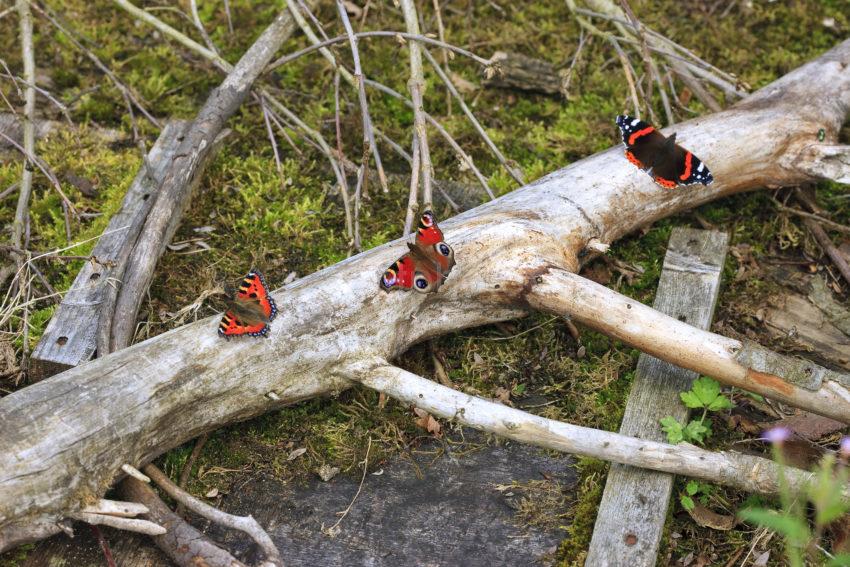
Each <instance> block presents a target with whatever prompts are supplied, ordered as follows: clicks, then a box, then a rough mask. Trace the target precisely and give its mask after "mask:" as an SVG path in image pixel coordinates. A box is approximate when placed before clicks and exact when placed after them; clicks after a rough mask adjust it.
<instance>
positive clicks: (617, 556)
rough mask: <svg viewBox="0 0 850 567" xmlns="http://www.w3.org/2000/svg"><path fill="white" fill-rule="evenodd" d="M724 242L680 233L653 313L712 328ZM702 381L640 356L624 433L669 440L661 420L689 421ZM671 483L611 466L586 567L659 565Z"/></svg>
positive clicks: (715, 236) (714, 235)
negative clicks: (692, 392)
mask: <svg viewBox="0 0 850 567" xmlns="http://www.w3.org/2000/svg"><path fill="white" fill-rule="evenodd" d="M727 240H728V238H727V236H726V235H725V234H723V233H720V232H709V231H703V230H695V229H689V228H676V229H674V230H673V233H672V235H671V236H670V243H669V245H668V248H667V255H666V256H665V258H664V268H663V270H662V272H661V278H660V280H659V282H658V290H657V292H656V295H655V303H654V305H653V306H654V307H655V309H657V310H658V311H661V312H662V313H666V314H667V315H671V316H673V317H676V318H677V319H679V320H681V321H685V322H686V323H688V324H690V325H693V326H694V327H698V328H701V329H707V328H708V326H709V325H710V324H711V319H712V316H713V313H714V307H715V305H716V304H717V294H718V292H719V290H720V274H721V272H722V270H723V262H724V260H725V257H726V248H727ZM696 377H697V374H696V373H695V372H691V371H689V370H683V369H681V368H678V367H676V366H673V365H672V364H669V363H666V362H662V361H660V360H658V359H657V358H654V357H651V356H647V355H645V354H642V355H641V356H640V359H639V360H638V365H637V372H636V373H635V380H634V383H633V384H632V390H631V392H630V394H629V399H628V402H627V404H626V411H625V414H624V416H623V422H622V424H621V426H620V433H623V434H625V435H630V436H632V437H640V438H643V439H652V440H655V441H664V440H666V436H665V434H664V432H663V431H662V430H661V425H660V424H659V421H660V420H661V419H662V418H663V417H665V416H668V415H672V416H673V417H675V418H676V419H678V420H679V421H682V422H684V421H685V420H686V419H687V418H688V409H687V408H686V407H685V406H684V404H682V402H681V400H680V398H679V393H680V392H682V391H684V390H687V389H689V388H690V385H691V382H692V381H693V380H694V379H695V378H696ZM673 480H674V476H673V475H671V474H666V473H660V472H655V471H649V470H645V469H639V468H635V467H630V466H625V465H614V464H612V465H611V470H610V472H609V473H608V480H607V481H606V483H605V491H604V492H603V495H602V502H601V504H600V507H599V512H598V514H597V517H596V525H595V527H594V530H593V538H592V540H591V542H590V549H589V551H588V556H587V562H586V563H585V564H586V565H587V566H588V567H599V566H614V565H617V566H619V565H628V566H631V567H641V566H645V565H646V566H651V565H655V562H656V557H657V555H658V546H659V543H660V541H661V533H662V531H663V529H664V520H665V518H666V516H667V508H668V505H669V502H670V494H671V491H672V488H673Z"/></svg>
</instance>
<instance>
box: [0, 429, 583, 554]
mask: <svg viewBox="0 0 850 567" xmlns="http://www.w3.org/2000/svg"><path fill="white" fill-rule="evenodd" d="M464 436H465V438H466V440H467V441H472V442H474V443H476V444H481V445H480V448H479V449H473V450H470V446H469V445H457V444H455V443H452V444H444V443H442V442H438V441H428V442H426V443H425V444H424V445H423V446H422V447H421V448H420V450H418V451H414V452H413V453H412V454H411V455H410V456H404V457H396V458H393V459H392V460H391V461H390V462H388V463H386V464H384V465H382V467H380V469H382V470H383V473H382V474H380V475H375V474H369V475H367V476H366V480H365V481H364V483H363V489H362V491H361V493H360V495H359V496H358V498H357V500H356V501H355V502H354V505H353V506H352V507H351V511H350V512H349V514H348V515H347V516H346V517H345V519H344V520H343V521H342V523H341V525H340V527H341V532H340V533H339V534H338V535H337V536H336V537H334V538H331V537H328V536H326V535H324V534H323V533H322V532H321V527H322V524H324V525H325V526H326V527H327V526H331V525H333V524H334V522H336V520H337V518H338V515H337V513H338V512H340V511H342V510H345V508H346V507H347V506H348V505H349V503H350V502H351V501H352V498H353V497H354V494H355V493H356V492H357V488H358V486H359V484H360V475H359V474H358V473H357V472H356V471H354V472H353V473H351V474H348V475H346V474H340V475H338V476H336V477H335V478H333V479H332V480H331V481H329V482H322V481H320V480H319V479H318V477H316V478H315V479H313V480H311V481H310V482H309V483H307V484H305V485H292V484H284V483H281V482H280V481H277V480H275V479H269V478H264V477H262V476H259V477H258V476H255V475H252V476H246V477H243V478H242V479H237V481H236V482H234V483H233V486H232V487H231V489H230V492H229V493H228V494H227V495H226V496H225V497H224V498H223V500H222V501H221V503H220V504H219V505H220V507H221V508H222V509H223V510H225V511H227V512H231V513H234V514H241V515H246V514H251V515H253V516H254V517H255V518H256V519H257V520H258V521H259V522H260V524H262V525H263V526H264V527H266V529H267V530H268V532H269V534H270V535H271V537H272V538H273V539H274V540H275V543H276V544H277V545H278V548H279V549H280V550H281V553H282V554H283V558H284V562H285V564H286V565H287V567H299V566H310V567H314V566H316V565H327V566H332V565H345V566H354V565H369V566H374V567H382V566H387V567H390V566H393V567H394V566H397V565H409V566H420V565H421V566H443V565H445V566H455V565H464V566H468V567H477V566H481V567H491V566H493V565H545V564H547V563H550V560H551V556H552V554H553V553H554V551H555V549H556V548H557V546H558V544H559V543H560V542H561V539H562V538H563V535H564V534H563V532H562V531H559V530H557V529H556V530H543V529H538V528H527V527H520V526H519V523H518V520H517V519H516V516H515V513H516V512H515V508H516V507H517V505H518V502H519V500H520V499H521V498H522V497H523V496H524V495H523V492H522V491H521V490H513V491H510V490H508V491H505V490H502V491H499V490H497V489H496V486H497V485H510V484H511V482H512V481H517V482H519V483H524V482H527V481H529V480H544V479H546V478H549V479H551V482H553V483H556V484H555V488H556V489H560V490H563V491H564V492H565V493H567V494H570V493H572V490H573V487H574V484H575V480H576V477H575V471H574V470H573V468H572V465H573V464H574V460H573V458H572V457H571V456H569V455H552V454H550V453H546V452H544V451H542V450H540V449H538V448H535V447H531V446H528V445H522V444H517V443H505V442H501V443H496V442H495V441H494V440H493V439H492V438H491V440H490V442H489V443H487V442H486V440H487V437H485V436H484V435H482V434H480V433H477V432H475V431H473V430H468V429H465V430H464ZM457 440H458V439H455V441H457ZM440 448H445V449H448V450H449V453H443V454H442V455H441V456H439V457H437V456H436V455H435V453H434V451H436V450H437V449H440ZM411 458H413V459H415V460H416V464H417V466H413V464H412V463H411V461H410V459H411ZM417 467H418V468H417ZM370 468H371V470H372V472H373V473H374V472H376V470H375V468H373V467H370ZM380 469H379V470H380ZM417 470H419V471H421V474H422V477H421V478H420V477H419V476H418V475H417ZM511 493H513V494H511ZM550 512H551V513H552V514H553V516H556V515H558V514H564V513H566V512H567V510H566V509H564V510H551V511H550ZM191 521H192V524H193V525H194V526H195V527H197V528H198V529H200V530H202V531H204V532H205V533H207V534H208V535H210V536H211V537H212V538H213V539H214V540H215V541H218V542H220V543H222V544H224V545H225V546H226V547H227V548H228V549H229V550H230V551H231V552H233V554H234V555H235V557H236V558H237V559H240V560H242V561H245V562H247V563H248V564H256V563H257V561H258V559H260V556H259V555H258V552H257V550H256V548H255V546H254V545H253V544H252V543H251V542H250V541H248V540H246V538H245V537H244V536H243V535H242V534H240V533H239V532H233V531H226V530H222V529H220V528H219V527H217V526H214V527H211V526H210V525H209V523H208V522H207V521H206V520H203V519H200V518H192V519H191ZM75 527H76V530H77V531H78V535H77V537H75V538H74V539H73V540H71V539H69V538H68V537H66V536H64V535H62V534H60V535H58V536H54V537H52V538H50V539H48V540H45V541H44V542H41V543H40V544H38V546H37V547H36V549H35V550H34V551H33V552H31V553H30V554H29V556H28V557H27V559H26V561H25V562H24V563H23V564H22V565H21V567H40V566H41V565H46V564H48V563H47V560H48V559H49V560H50V561H52V563H50V564H51V565H54V564H55V565H67V566H69V567H70V566H72V565H73V566H74V567H96V566H97V567H99V566H100V565H103V555H102V553H101V551H100V548H99V547H98V545H97V543H96V541H95V539H94V538H93V536H92V534H91V531H90V530H89V528H88V526H86V525H85V524H80V523H77V524H75ZM101 529H102V531H103V533H104V534H105V535H106V537H107V538H108V540H109V542H110V545H111V547H112V551H113V555H114V556H115V559H116V562H117V564H118V565H119V566H124V567H154V566H157V567H159V566H167V565H171V563H170V561H169V560H168V559H167V558H165V557H164V556H163V555H162V554H161V552H159V550H157V549H156V548H155V547H154V546H153V544H152V543H151V542H150V540H146V539H145V538H143V537H140V536H137V535H136V534H127V533H122V532H117V531H115V530H112V529H110V528H101ZM2 559H3V558H2V557H0V564H2Z"/></svg>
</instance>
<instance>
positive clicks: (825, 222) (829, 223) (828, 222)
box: [771, 199, 850, 234]
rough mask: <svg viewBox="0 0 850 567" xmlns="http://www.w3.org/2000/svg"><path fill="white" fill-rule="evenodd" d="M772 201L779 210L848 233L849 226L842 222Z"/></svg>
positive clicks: (849, 230) (849, 231)
mask: <svg viewBox="0 0 850 567" xmlns="http://www.w3.org/2000/svg"><path fill="white" fill-rule="evenodd" d="M771 200H772V201H773V204H774V206H775V207H776V208H777V209H779V210H780V211H783V212H786V213H791V214H792V215H797V216H799V217H803V218H806V219H812V220H813V221H816V222H818V223H820V224H822V225H823V226H825V227H827V228H828V229H830V230H834V231H836V232H841V233H843V234H850V226H846V225H843V224H838V223H837V222H834V221H831V220H829V219H825V218H823V217H822V216H820V215H816V214H814V213H807V212H806V211H801V210H800V209H795V208H794V207H788V206H786V205H783V204H782V203H780V202H779V201H777V200H776V199H771Z"/></svg>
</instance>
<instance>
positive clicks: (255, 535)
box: [144, 465, 283, 566]
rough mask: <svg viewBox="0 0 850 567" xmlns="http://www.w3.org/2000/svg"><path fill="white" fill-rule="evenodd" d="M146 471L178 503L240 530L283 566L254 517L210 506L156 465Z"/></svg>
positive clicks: (270, 557)
mask: <svg viewBox="0 0 850 567" xmlns="http://www.w3.org/2000/svg"><path fill="white" fill-rule="evenodd" d="M144 471H145V474H147V475H148V476H149V477H150V478H151V480H152V481H153V482H155V483H156V485H157V486H158V487H160V488H161V489H162V490H163V492H165V493H166V494H168V495H169V496H170V497H171V498H173V499H174V500H175V501H176V502H179V503H180V504H183V505H184V506H185V507H186V508H188V509H189V510H191V511H192V512H194V513H196V514H198V515H199V516H202V517H204V518H206V519H208V520H210V521H213V522H215V523H217V524H219V525H222V526H225V527H227V528H230V529H232V530H238V531H240V532H243V533H246V534H248V536H250V537H251V539H253V540H254V542H255V543H256V544H257V545H258V546H259V547H260V549H262V550H263V554H264V555H265V556H266V559H268V560H269V561H271V562H272V563H274V564H275V565H281V566H282V565H283V560H282V559H281V557H280V552H279V551H278V550H277V546H276V545H275V544H274V542H273V541H272V538H271V537H269V534H268V533H266V531H265V530H264V529H263V527H262V526H261V525H260V524H259V523H258V522H257V520H255V519H254V518H253V517H252V516H234V515H232V514H228V513H226V512H222V511H221V510H219V509H217V508H214V507H212V506H210V505H209V504H207V503H206V502H201V501H200V500H198V499H197V498H195V497H194V496H192V495H191V494H189V493H188V492H185V491H184V490H182V489H181V488H180V487H179V486H177V485H176V484H174V483H173V482H171V479H170V478H168V477H167V476H166V475H165V474H164V473H163V472H162V471H161V470H159V469H158V468H157V467H155V466H154V465H147V466H146V467H145V468H144Z"/></svg>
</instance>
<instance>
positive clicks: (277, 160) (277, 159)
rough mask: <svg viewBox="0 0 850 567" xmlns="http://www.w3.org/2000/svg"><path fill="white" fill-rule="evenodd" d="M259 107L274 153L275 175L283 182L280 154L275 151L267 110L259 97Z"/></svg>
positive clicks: (275, 145) (274, 141) (275, 144)
mask: <svg viewBox="0 0 850 567" xmlns="http://www.w3.org/2000/svg"><path fill="white" fill-rule="evenodd" d="M260 109H262V111H263V122H264V123H265V125H266V133H267V134H268V135H269V141H270V142H271V144H272V152H273V153H274V165H275V168H276V169H277V176H278V178H279V179H280V182H281V183H283V167H282V166H281V165H280V154H279V153H278V151H277V141H276V140H275V137H274V131H273V130H272V125H271V122H270V121H269V110H268V108H267V107H266V103H265V101H264V100H263V99H262V98H260Z"/></svg>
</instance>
